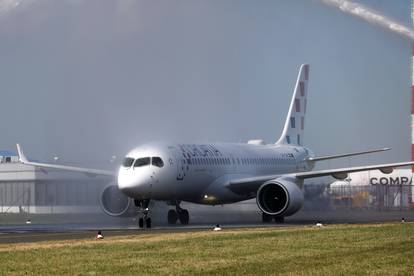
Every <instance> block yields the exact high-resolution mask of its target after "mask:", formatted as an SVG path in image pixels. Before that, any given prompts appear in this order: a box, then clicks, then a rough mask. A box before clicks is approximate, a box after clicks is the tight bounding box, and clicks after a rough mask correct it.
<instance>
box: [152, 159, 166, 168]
mask: <svg viewBox="0 0 414 276" xmlns="http://www.w3.org/2000/svg"><path fill="white" fill-rule="evenodd" d="M152 165H154V166H156V167H159V168H162V167H164V162H163V161H162V159H161V158H160V157H153V158H152Z"/></svg>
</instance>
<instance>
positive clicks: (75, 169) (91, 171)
mask: <svg viewBox="0 0 414 276" xmlns="http://www.w3.org/2000/svg"><path fill="white" fill-rule="evenodd" d="M16 147H17V152H18V154H19V161H20V163H22V164H26V165H29V166H34V167H39V168H46V169H57V170H64V171H71V172H81V173H85V174H86V175H88V176H95V175H106V176H116V172H113V171H106V170H96V169H88V168H80V167H72V166H64V165H56V164H47V163H39V162H31V161H29V160H28V159H27V158H26V156H25V155H24V153H23V151H22V148H21V147H20V145H19V144H16Z"/></svg>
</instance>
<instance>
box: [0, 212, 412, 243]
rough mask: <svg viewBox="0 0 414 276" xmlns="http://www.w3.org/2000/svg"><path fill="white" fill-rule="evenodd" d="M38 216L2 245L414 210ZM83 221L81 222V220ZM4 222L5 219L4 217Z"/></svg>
mask: <svg viewBox="0 0 414 276" xmlns="http://www.w3.org/2000/svg"><path fill="white" fill-rule="evenodd" d="M64 218H65V219H66V222H62V219H63V218H59V217H51V216H48V217H42V218H41V219H40V218H36V217H34V218H33V220H32V221H31V223H30V224H26V222H25V221H21V222H20V223H11V224H4V223H2V224H1V225H0V244H8V243H28V242H40V241H52V240H68V239H69V240H70V239H94V237H95V235H96V232H97V231H98V230H101V231H103V233H104V236H105V238H106V239H108V238H111V237H113V236H125V235H141V234H157V233H178V232H189V231H205V230H210V229H213V227H214V225H216V224H220V226H221V227H222V228H223V229H229V228H231V229H235V228H255V227H279V228H280V227H289V226H299V227H300V226H303V227H306V226H314V225H315V223H316V222H319V221H320V222H322V223H323V224H325V225H329V224H346V223H374V222H390V221H395V222H397V221H401V219H402V218H404V220H405V221H407V222H408V221H414V212H413V211H369V210H336V211H301V212H299V213H297V214H295V215H294V216H292V217H287V218H286V220H285V223H283V224H274V223H273V224H263V223H262V222H261V218H260V216H259V214H258V213H257V212H256V211H245V212H243V211H240V210H239V211H235V210H221V211H218V212H217V211H214V210H213V209H212V210H211V212H209V211H203V212H193V215H192V217H191V219H192V223H191V224H190V225H186V226H183V225H179V224H177V225H173V226H171V225H168V224H165V223H164V219H163V218H161V217H154V223H153V228H151V229H139V228H138V226H137V223H136V219H135V218H118V219H113V218H108V217H99V218H96V221H93V220H89V222H85V220H86V219H87V218H85V217H83V216H80V215H76V216H74V217H68V216H65V217H64ZM78 221H79V222H78ZM0 222H1V220H0Z"/></svg>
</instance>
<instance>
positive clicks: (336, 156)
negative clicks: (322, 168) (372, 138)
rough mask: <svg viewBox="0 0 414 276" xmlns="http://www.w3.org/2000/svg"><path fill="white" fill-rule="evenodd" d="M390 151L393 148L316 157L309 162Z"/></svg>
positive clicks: (310, 158)
mask: <svg viewBox="0 0 414 276" xmlns="http://www.w3.org/2000/svg"><path fill="white" fill-rule="evenodd" d="M390 149H391V148H383V149H375V150H367V151H358V152H352V153H344V154H337V155H326V156H316V157H309V158H308V159H307V160H309V161H324V160H329V159H336V158H343V157H350V156H356V155H363V154H369V153H376V152H382V151H387V150H390Z"/></svg>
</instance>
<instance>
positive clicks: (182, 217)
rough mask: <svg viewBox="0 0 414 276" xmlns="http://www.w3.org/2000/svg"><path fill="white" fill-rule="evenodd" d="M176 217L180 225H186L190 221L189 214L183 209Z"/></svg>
mask: <svg viewBox="0 0 414 276" xmlns="http://www.w3.org/2000/svg"><path fill="white" fill-rule="evenodd" d="M178 219H179V220H180V222H181V224H182V225H187V224H188V223H189V222H190V214H189V213H188V211H187V210H185V209H183V210H181V212H180V213H178Z"/></svg>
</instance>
